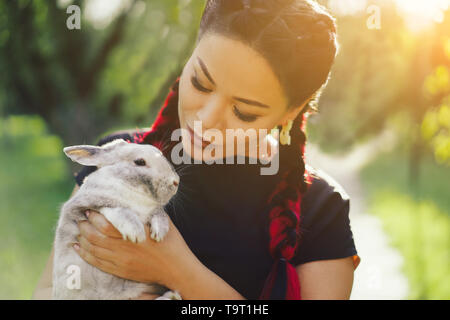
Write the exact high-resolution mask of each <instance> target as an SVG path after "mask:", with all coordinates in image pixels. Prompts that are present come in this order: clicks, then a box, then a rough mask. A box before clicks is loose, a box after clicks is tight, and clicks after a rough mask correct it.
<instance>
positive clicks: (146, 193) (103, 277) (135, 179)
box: [53, 139, 181, 299]
mask: <svg viewBox="0 0 450 320" xmlns="http://www.w3.org/2000/svg"><path fill="white" fill-rule="evenodd" d="M64 152H65V154H66V155H67V156H68V157H69V158H70V159H72V161H76V162H78V163H80V164H83V165H87V166H97V167H98V170H96V171H94V172H93V173H91V174H90V175H89V176H87V177H86V178H85V179H84V181H83V184H82V185H81V187H80V189H79V190H78V192H77V193H76V194H75V195H74V196H73V197H72V198H71V199H69V200H68V201H67V202H66V203H64V204H63V205H62V207H61V212H60V217H59V220H58V225H57V228H56V235H55V242H54V248H55V255H54V263H53V299H133V298H136V297H138V296H140V295H141V294H142V293H144V292H145V293H154V294H158V295H160V296H161V295H162V294H163V293H164V292H166V293H165V294H164V295H163V296H161V297H160V298H161V299H181V297H180V296H179V294H178V293H177V292H172V291H167V290H168V289H167V288H165V287H163V286H159V285H157V284H144V283H139V282H135V281H131V280H126V279H122V278H119V277H116V276H113V275H111V274H108V273H105V272H103V271H101V270H99V269H97V268H95V267H93V266H91V265H90V264H88V263H87V262H85V261H84V260H83V259H82V258H81V257H80V256H79V255H78V254H77V253H76V252H75V250H74V248H73V246H72V244H73V243H74V242H76V241H77V240H76V236H77V235H78V234H79V229H78V225H77V222H78V221H79V220H85V219H86V216H85V214H84V212H85V211H86V210H87V209H92V210H96V211H98V212H100V213H101V214H103V215H104V216H105V218H106V219H107V220H108V221H109V222H111V223H112V224H113V225H114V227H116V228H117V229H118V230H119V232H120V233H121V234H122V235H123V238H124V239H125V240H126V239H128V240H130V241H133V242H141V241H145V239H146V234H145V229H144V225H145V224H149V225H150V231H151V237H152V238H153V239H154V240H156V241H161V240H162V239H163V238H164V236H165V234H166V233H167V231H168V229H169V220H168V215H167V213H166V212H165V211H164V209H163V207H164V205H165V204H167V203H168V201H169V200H170V199H171V198H172V196H173V195H175V193H176V192H177V189H178V183H179V177H178V175H177V173H176V172H175V170H174V169H173V166H172V165H171V164H170V163H169V162H168V161H167V159H166V158H165V157H164V156H163V155H162V153H161V151H160V150H158V149H157V148H155V147H154V146H151V145H144V144H142V145H141V144H134V143H127V142H126V141H124V140H122V139H117V140H114V141H111V142H109V143H107V144H105V145H103V146H101V147H98V146H89V145H81V146H72V147H66V148H64ZM138 159H140V160H139V161H138V162H137V163H136V162H135V161H136V160H138ZM142 160H144V162H145V165H143V164H144V163H143V162H142ZM71 266H76V267H79V271H80V273H79V280H80V282H79V283H80V288H79V289H77V287H76V286H75V288H73V286H70V285H68V281H69V282H70V281H72V280H73V275H72V274H71V269H70V268H73V267H71ZM72 270H73V269H72ZM71 277H72V278H71Z"/></svg>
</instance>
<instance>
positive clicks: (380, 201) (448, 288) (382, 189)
mask: <svg viewBox="0 0 450 320" xmlns="http://www.w3.org/2000/svg"><path fill="white" fill-rule="evenodd" d="M404 162H405V160H404V159H403V156H402V153H400V152H399V151H396V152H394V153H391V154H385V155H382V156H380V157H379V158H377V159H375V160H374V161H373V162H372V163H371V164H369V165H368V166H367V167H366V168H365V169H364V170H363V172H362V177H363V182H364V186H365V188H366V189H367V192H368V194H369V198H368V202H369V212H371V213H374V214H376V215H377V216H379V217H380V218H381V220H382V222H383V227H384V229H385V230H386V232H387V233H388V234H389V236H390V238H391V240H392V244H393V245H394V246H395V247H397V248H398V249H399V250H400V252H401V253H402V256H403V257H404V259H405V260H404V272H405V274H406V275H407V277H408V279H409V283H410V287H411V290H410V296H409V298H411V299H450V198H449V197H448V188H449V181H450V170H448V169H445V167H442V166H439V165H437V164H436V163H435V162H434V161H433V159H430V158H427V159H426V161H424V163H423V168H422V173H423V174H422V177H421V184H420V186H419V187H418V189H414V188H413V187H412V186H411V185H410V183H409V179H408V170H407V168H406V167H405V166H403V165H402V163H404Z"/></svg>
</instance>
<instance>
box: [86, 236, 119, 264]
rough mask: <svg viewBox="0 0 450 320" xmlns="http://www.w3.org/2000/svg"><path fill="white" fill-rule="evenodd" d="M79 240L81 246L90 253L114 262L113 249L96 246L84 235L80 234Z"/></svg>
mask: <svg viewBox="0 0 450 320" xmlns="http://www.w3.org/2000/svg"><path fill="white" fill-rule="evenodd" d="M78 242H79V244H80V247H82V248H83V249H84V250H85V251H87V252H88V253H89V254H90V255H92V256H94V257H96V258H98V259H101V260H107V261H110V262H112V263H114V261H113V260H114V257H113V252H112V251H111V250H109V249H105V248H102V247H98V246H95V245H93V244H92V243H90V242H89V241H88V240H87V239H86V238H85V237H83V236H78Z"/></svg>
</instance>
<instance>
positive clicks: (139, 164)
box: [134, 159, 146, 167]
mask: <svg viewBox="0 0 450 320" xmlns="http://www.w3.org/2000/svg"><path fill="white" fill-rule="evenodd" d="M134 163H135V164H136V165H138V166H141V167H143V166H145V165H146V163H145V160H144V159H137V160H134Z"/></svg>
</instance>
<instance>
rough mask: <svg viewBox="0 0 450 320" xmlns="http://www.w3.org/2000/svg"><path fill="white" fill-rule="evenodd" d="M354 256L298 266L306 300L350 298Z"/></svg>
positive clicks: (302, 290) (302, 291)
mask: <svg viewBox="0 0 450 320" xmlns="http://www.w3.org/2000/svg"><path fill="white" fill-rule="evenodd" d="M354 268H355V267H354V263H353V257H348V258H343V259H334V260H320V261H312V262H307V263H304V264H301V265H299V266H298V267H297V274H298V277H299V280H300V287H301V296H302V299H304V300H345V299H349V298H350V293H351V292H352V286H353V273H354Z"/></svg>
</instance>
